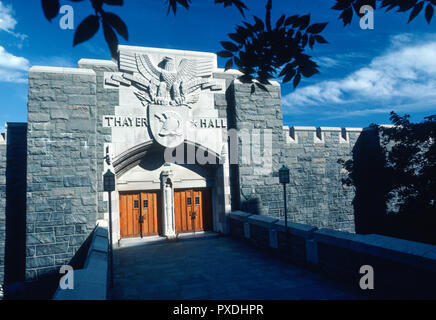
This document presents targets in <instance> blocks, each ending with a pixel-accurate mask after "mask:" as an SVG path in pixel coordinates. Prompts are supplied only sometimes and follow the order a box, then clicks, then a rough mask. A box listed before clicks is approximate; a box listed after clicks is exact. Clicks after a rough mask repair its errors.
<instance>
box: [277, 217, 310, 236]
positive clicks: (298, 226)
mask: <svg viewBox="0 0 436 320" xmlns="http://www.w3.org/2000/svg"><path fill="white" fill-rule="evenodd" d="M273 228H275V229H277V230H278V231H282V232H286V227H285V221H284V220H279V221H277V222H276V223H274V225H273ZM288 230H289V233H290V234H292V235H296V236H300V237H303V238H306V239H311V238H313V233H314V232H315V231H316V230H318V228H317V227H314V226H309V225H307V224H302V223H297V222H290V221H288Z"/></svg>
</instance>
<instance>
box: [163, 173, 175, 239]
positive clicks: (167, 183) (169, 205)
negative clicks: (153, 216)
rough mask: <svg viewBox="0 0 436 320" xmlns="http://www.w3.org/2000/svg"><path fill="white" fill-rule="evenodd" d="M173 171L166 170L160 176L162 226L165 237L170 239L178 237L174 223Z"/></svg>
mask: <svg viewBox="0 0 436 320" xmlns="http://www.w3.org/2000/svg"><path fill="white" fill-rule="evenodd" d="M172 176H173V174H172V171H171V169H169V168H168V169H164V170H163V171H162V173H161V175H160V181H161V190H162V215H163V216H162V225H163V230H162V231H163V235H164V236H165V237H168V238H173V237H175V236H176V227H175V222H174V187H173V181H172Z"/></svg>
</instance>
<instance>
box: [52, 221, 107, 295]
mask: <svg viewBox="0 0 436 320" xmlns="http://www.w3.org/2000/svg"><path fill="white" fill-rule="evenodd" d="M108 236H109V234H108V227H107V222H106V221H102V220H100V221H99V222H98V224H97V226H96V228H95V231H94V234H93V239H92V242H91V245H90V246H89V250H88V254H87V257H86V261H85V266H84V269H80V270H74V289H72V290H62V289H60V288H58V290H57V291H56V293H55V295H54V297H53V300H106V298H107V286H108V252H109V242H108Z"/></svg>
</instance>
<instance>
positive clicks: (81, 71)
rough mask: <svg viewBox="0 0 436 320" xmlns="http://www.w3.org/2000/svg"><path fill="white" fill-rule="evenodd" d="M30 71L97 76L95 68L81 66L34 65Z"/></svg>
mask: <svg viewBox="0 0 436 320" xmlns="http://www.w3.org/2000/svg"><path fill="white" fill-rule="evenodd" d="M29 73H63V74H75V75H89V76H95V75H96V74H95V72H94V70H91V69H81V68H61V67H46V66H33V67H31V68H30V69H29Z"/></svg>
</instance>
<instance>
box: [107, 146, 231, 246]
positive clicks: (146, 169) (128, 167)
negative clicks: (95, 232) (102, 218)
mask: <svg viewBox="0 0 436 320" xmlns="http://www.w3.org/2000/svg"><path fill="white" fill-rule="evenodd" d="M189 148H191V149H193V150H195V153H196V154H197V153H202V152H204V154H206V155H207V157H208V158H209V159H215V161H210V162H208V163H206V164H199V163H198V162H197V161H195V162H192V161H188V159H187V157H185V156H184V157H183V158H182V159H180V157H179V158H178V161H173V162H169V161H165V156H164V155H165V148H163V147H162V146H160V145H158V144H157V143H153V142H147V143H144V144H141V145H138V146H135V147H133V148H131V149H129V150H127V151H126V152H124V153H123V154H121V155H120V156H118V157H117V158H116V159H114V161H113V167H114V170H115V173H116V176H117V185H116V191H117V192H116V195H115V197H114V198H115V199H114V203H113V208H114V209H115V210H116V212H114V214H113V226H114V228H113V229H114V230H113V233H114V234H113V237H114V240H119V239H123V238H132V237H141V236H142V237H147V236H155V235H161V236H166V237H173V236H176V235H177V234H181V233H188V232H199V231H216V232H225V215H226V208H229V207H230V194H229V190H228V189H229V188H226V187H225V186H226V185H228V183H227V182H226V181H225V180H226V179H225V178H226V177H228V175H226V174H224V173H225V172H226V171H227V169H226V167H228V166H227V165H226V163H225V161H223V155H218V154H214V153H211V151H208V150H205V149H203V147H202V146H200V145H195V144H192V143H190V142H188V141H186V142H185V143H184V144H183V148H182V149H183V150H185V151H186V150H187V149H189ZM179 151H180V148H179ZM185 154H187V152H186V153H185ZM224 157H225V154H224ZM180 160H182V161H180ZM115 210H114V211H115ZM227 211H228V209H227Z"/></svg>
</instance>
